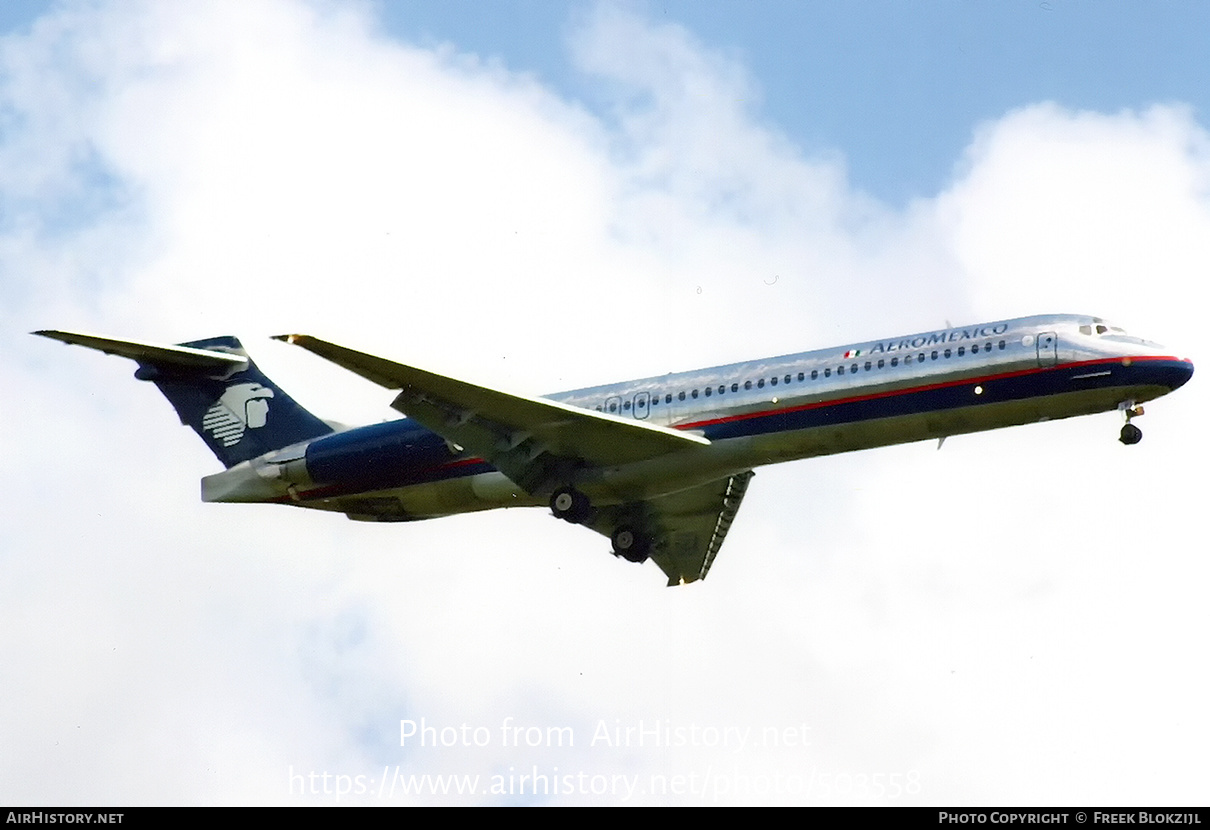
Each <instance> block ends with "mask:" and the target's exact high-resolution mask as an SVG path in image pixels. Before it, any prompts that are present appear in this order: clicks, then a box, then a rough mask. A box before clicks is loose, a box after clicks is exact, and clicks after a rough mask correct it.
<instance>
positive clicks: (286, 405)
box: [35, 331, 332, 467]
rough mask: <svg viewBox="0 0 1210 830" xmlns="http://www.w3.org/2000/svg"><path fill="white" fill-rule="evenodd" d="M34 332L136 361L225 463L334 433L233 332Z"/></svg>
mask: <svg viewBox="0 0 1210 830" xmlns="http://www.w3.org/2000/svg"><path fill="white" fill-rule="evenodd" d="M35 334H41V335H43V336H46V337H51V338H54V339H55V340H61V341H63V342H65V343H74V344H76V345H79V346H87V347H88V348H92V349H97V350H99V351H103V352H106V353H109V354H119V355H122V356H123V357H129V358H130V359H132V360H134V361H136V362H137V363H138V364H139V368H138V370H137V371H136V372H135V373H134V374H135V377H136V378H138V379H140V380H149V381H151V382H152V383H154V384H155V385H156V386H157V387H158V388H159V390H160V391H161V392H163V393H164V397H166V398H168V401H169V402H170V403H171V404H172V406H173V408H174V409H176V411H177V414H178V415H180V417H181V423H183V424H188V425H189V426H190V427H192V428H193V430H194V432H196V433H197V434H198V435H199V436H200V437H201V439H202V440H203V441H205V442H206V446H208V447H210V450H211V452H213V453H214V454H215V455H216V456H217V457H218V460H219V461H221V462H222V463H223V466H225V467H233V466H235V465H236V464H239V463H240V462H241V461H247V460H249V459H251V458H256V457H257V456H259V455H263V454H265V453H267V452H270V451H271V450H277V449H281V448H282V447H287V446H289V445H291V444H296V443H298V442H300V441H306V440H307V439H309V438H316V437H318V436H320V435H327V434H328V433H330V432H332V428H331V427H330V426H328V425H327V424H325V423H324V422H323V421H321V420H320V419H319V418H317V417H315V416H314V415H312V414H311V413H310V412H308V411H307V410H306V409H304V408H303V407H301V406H300V405H299V404H297V403H296V402H295V401H294V399H293V398H291V397H290V396H289V395H287V394H286V393H285V392H283V391H282V390H281V389H279V388H278V387H277V385H276V384H274V383H273V381H271V380H269V378H267V377H265V375H264V374H263V373H262V372H261V371H260V369H258V368H256V364H255V363H253V362H252V360H251V359H249V357H248V353H247V352H245V351H244V347H243V346H242V345H240V342H239V340H237V339H236V338H234V337H212V338H209V339H206V340H195V341H193V342H190V343H181V344H179V345H176V346H158V345H154V344H150V343H139V342H136V341H132V340H113V339H109V338H102V337H94V336H91V335H84V334H74V333H72V332H61V331H39V332H35Z"/></svg>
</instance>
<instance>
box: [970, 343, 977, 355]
mask: <svg viewBox="0 0 1210 830" xmlns="http://www.w3.org/2000/svg"><path fill="white" fill-rule="evenodd" d="M971 354H979V344H978V343H975V344H974V345H973V346H971Z"/></svg>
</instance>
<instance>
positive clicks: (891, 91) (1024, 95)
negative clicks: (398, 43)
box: [380, 0, 1210, 203]
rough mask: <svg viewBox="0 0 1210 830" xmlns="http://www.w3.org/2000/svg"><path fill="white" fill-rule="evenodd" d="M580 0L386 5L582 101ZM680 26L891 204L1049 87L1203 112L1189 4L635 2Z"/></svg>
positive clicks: (807, 145)
mask: <svg viewBox="0 0 1210 830" xmlns="http://www.w3.org/2000/svg"><path fill="white" fill-rule="evenodd" d="M586 5H587V4H584V3H579V4H574V3H573V4H551V3H542V2H518V3H475V2H452V3H451V2H414V3H412V2H409V3H382V4H381V5H380V7H381V9H382V20H383V25H384V26H385V27H386V28H387V29H388V30H389V31H391V32H392V33H397V34H399V35H402V36H403V37H407V38H413V39H416V40H418V41H419V42H425V40H427V39H430V38H431V39H433V40H435V41H439V42H440V41H448V42H451V43H454V44H457V45H458V46H459V47H460V48H462V49H466V50H469V51H472V52H475V53H477V54H479V55H482V56H485V57H493V58H499V59H500V60H502V61H503V62H504V63H505V64H506V65H508V66H510V67H512V68H514V69H518V70H525V71H532V72H535V73H537V74H538V75H540V76H541V77H542V78H543V79H544V80H546V81H548V82H550V83H552V84H554V85H555V86H556V88H558V89H561V90H563V91H565V92H566V93H567V94H569V95H571V96H574V97H577V98H580V99H582V100H585V101H588V102H590V103H591V102H594V100H597V95H596V92H595V91H594V89H593V88H592V86H591V84H587V83H586V82H585V80H584V79H583V77H581V76H579V75H577V74H576V73H575V72H574V69H573V67H572V66H570V65H569V62H568V59H567V55H566V52H565V50H564V49H563V48H562V46H561V44H562V42H563V40H564V37H565V34H566V31H567V29H568V26H569V21H570V20H574V19H575V17H576V15H577V13H578V12H582V10H583V9H584V8H585V7H586ZM633 6H634V7H635V8H642V9H644V10H646V12H647V14H649V15H650V17H651V18H652V19H653V20H655V21H660V20H666V21H674V22H676V23H678V24H680V25H682V26H685V27H687V28H688V29H689V30H690V31H692V32H693V33H694V34H695V35H697V36H698V37H699V38H701V39H702V41H703V42H704V43H706V44H709V46H710V47H711V48H713V49H718V50H720V51H722V52H723V53H725V54H728V55H731V56H733V57H735V58H736V59H737V60H738V61H740V62H741V63H742V64H743V65H744V66H745V67H746V68H747V70H748V71H749V72H750V73H751V74H752V76H753V77H754V79H756V84H757V87H758V89H759V92H760V95H759V96H758V97H757V98H756V100H754V101H753V102H752V109H753V111H754V113H756V114H757V115H758V116H759V117H760V118H762V119H765V120H767V121H768V122H769V123H770V124H772V125H774V126H776V128H777V129H779V130H782V131H784V132H785V133H786V134H787V135H789V136H790V137H791V138H792V140H793V141H795V142H796V143H797V144H798V145H799V146H800V147H801V148H802V149H803V150H804V151H805V152H807V153H836V152H840V153H843V155H844V156H845V158H846V160H847V161H848V168H849V172H850V175H851V177H852V181H853V184H854V185H855V186H856V187H858V188H860V189H862V190H866V191H868V192H870V193H872V194H874V195H876V196H878V197H880V198H883V199H887V200H890V201H892V202H896V203H898V202H902V201H904V200H906V199H910V198H912V197H914V196H922V195H929V194H931V193H933V192H935V191H937V190H939V189H940V188H942V187H943V186H944V185H945V184H946V183H947V182H948V180H949V179H950V177H951V175H952V171H953V165H954V163H955V159H957V158H959V157H960V156H961V153H962V149H963V148H964V147H965V146H966V145H967V144H968V143H969V141H970V138H971V133H972V129H973V127H974V125H976V124H978V123H980V122H982V121H984V120H987V119H992V118H996V117H998V116H1000V115H1001V114H1003V113H1004V112H1006V111H1008V110H1011V109H1014V108H1016V107H1020V106H1025V105H1027V104H1032V103H1036V102H1038V101H1055V102H1057V103H1059V104H1061V105H1062V106H1065V107H1070V108H1072V109H1091V110H1097V111H1100V112H1115V111H1117V110H1121V109H1137V108H1142V107H1146V106H1148V105H1150V104H1154V103H1164V102H1169V101H1180V102H1183V103H1186V104H1188V105H1190V106H1192V107H1194V108H1195V110H1197V111H1198V112H1199V113H1205V112H1206V111H1207V104H1210V98H1208V97H1207V91H1206V90H1207V88H1206V84H1205V79H1206V57H1205V36H1204V33H1205V32H1206V30H1207V28H1208V27H1210V9H1207V8H1206V6H1205V4H1204V3H1196V2H1176V3H1158V2H1142V3H1132V2H1108V3H1093V2H1070V0H1056V2H1031V1H1030V0H1010V2H1002V3H968V2H948V1H939V2H928V3H899V2H891V1H890V0H869V1H868V2H861V3H856V4H853V3H839V2H822V3H801V2H762V3H759V4H757V5H750V4H744V3H737V2H726V1H725V0H724V1H722V2H720V0H705V2H677V0H672V2H661V3H648V4H642V3H635V4H633Z"/></svg>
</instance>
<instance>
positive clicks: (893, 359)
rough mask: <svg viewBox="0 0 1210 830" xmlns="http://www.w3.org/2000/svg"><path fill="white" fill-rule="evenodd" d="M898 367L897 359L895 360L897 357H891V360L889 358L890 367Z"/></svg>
mask: <svg viewBox="0 0 1210 830" xmlns="http://www.w3.org/2000/svg"><path fill="white" fill-rule="evenodd" d="M898 365H899V358H897V357H892V358H891V366H898Z"/></svg>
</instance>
